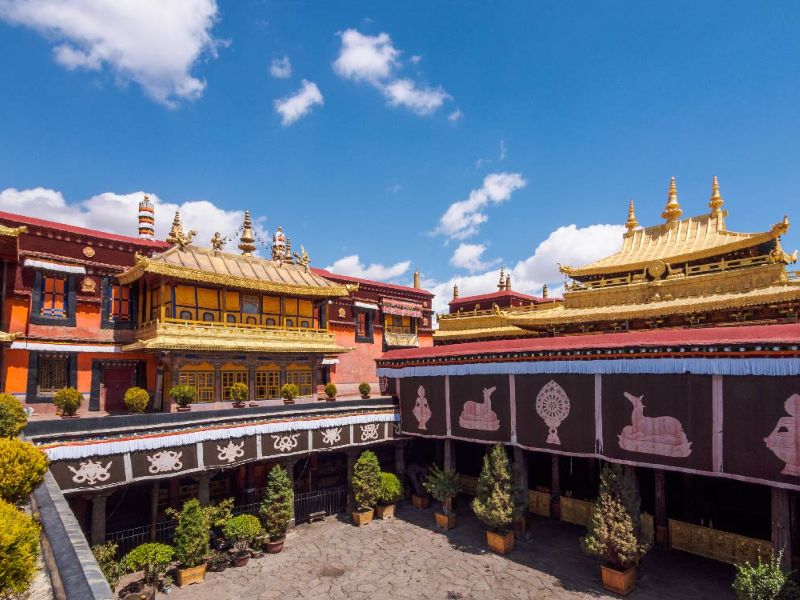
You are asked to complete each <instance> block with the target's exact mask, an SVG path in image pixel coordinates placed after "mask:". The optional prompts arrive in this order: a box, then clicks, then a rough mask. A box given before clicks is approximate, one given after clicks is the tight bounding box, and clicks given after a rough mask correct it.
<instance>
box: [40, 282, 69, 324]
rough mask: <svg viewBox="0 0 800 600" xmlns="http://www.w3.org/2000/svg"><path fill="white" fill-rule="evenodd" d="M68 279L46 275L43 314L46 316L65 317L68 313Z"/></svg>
mask: <svg viewBox="0 0 800 600" xmlns="http://www.w3.org/2000/svg"><path fill="white" fill-rule="evenodd" d="M66 287H67V280H66V279H62V278H60V277H51V276H49V275H45V276H44V286H43V289H42V309H41V314H42V316H45V317H62V318H63V317H64V316H65V315H66V299H67V294H66Z"/></svg>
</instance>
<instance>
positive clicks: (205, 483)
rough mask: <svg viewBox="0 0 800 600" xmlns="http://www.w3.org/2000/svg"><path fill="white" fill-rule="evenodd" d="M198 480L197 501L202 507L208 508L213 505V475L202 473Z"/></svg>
mask: <svg viewBox="0 0 800 600" xmlns="http://www.w3.org/2000/svg"><path fill="white" fill-rule="evenodd" d="M196 479H197V501H198V502H199V503H200V505H201V506H208V505H209V504H210V503H211V486H210V485H209V484H210V480H211V473H201V474H200V475H198V476H197V477H196Z"/></svg>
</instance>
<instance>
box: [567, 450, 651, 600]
mask: <svg viewBox="0 0 800 600" xmlns="http://www.w3.org/2000/svg"><path fill="white" fill-rule="evenodd" d="M639 509H640V499H639V494H638V492H637V490H636V483H635V482H634V481H633V476H632V475H631V474H630V473H624V472H623V470H622V467H620V466H619V465H611V464H606V465H605V466H604V467H603V470H602V472H601V473H600V493H599V495H598V497H597V502H596V504H595V508H594V510H593V511H592V517H591V519H590V521H589V528H588V531H587V534H586V537H585V538H583V539H582V540H581V545H582V546H583V549H584V550H585V551H586V553H587V554H591V555H594V556H598V557H599V558H600V560H601V566H600V571H601V575H602V580H603V587H605V588H606V589H608V590H611V591H612V592H616V593H617V594H622V595H626V594H629V593H630V592H631V591H632V590H633V589H634V588H635V587H636V564H637V563H638V562H639V559H640V558H641V557H642V556H643V555H644V553H645V552H646V551H647V545H646V543H644V541H643V539H642V535H641V523H640V512H639Z"/></svg>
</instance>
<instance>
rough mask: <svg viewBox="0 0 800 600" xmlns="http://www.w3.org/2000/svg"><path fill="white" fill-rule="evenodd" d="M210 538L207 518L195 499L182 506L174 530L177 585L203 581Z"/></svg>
mask: <svg viewBox="0 0 800 600" xmlns="http://www.w3.org/2000/svg"><path fill="white" fill-rule="evenodd" d="M210 537H211V532H210V524H209V522H208V517H207V516H206V514H205V512H204V511H203V507H202V506H200V502H199V501H198V500H197V499H196V498H192V499H191V500H187V501H186V502H185V503H184V504H183V509H181V514H180V517H178V525H177V527H176V528H175V538H174V541H175V559H176V560H177V561H178V564H179V565H180V567H181V568H180V569H178V585H179V586H181V587H183V586H185V585H189V584H190V583H199V582H201V581H203V579H205V575H206V563H205V560H206V558H207V557H208V554H209V547H208V543H209V538H210Z"/></svg>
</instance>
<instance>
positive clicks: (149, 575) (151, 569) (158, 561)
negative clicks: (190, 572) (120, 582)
mask: <svg viewBox="0 0 800 600" xmlns="http://www.w3.org/2000/svg"><path fill="white" fill-rule="evenodd" d="M174 555H175V550H173V548H172V546H167V545H166V544H155V543H148V544H142V545H141V546H136V548H134V549H133V550H131V551H130V552H128V553H127V554H126V555H125V556H124V557H123V559H122V566H123V568H124V569H125V571H127V572H128V573H135V572H136V571H142V573H143V575H144V584H145V585H146V586H148V587H150V588H151V589H155V587H156V584H157V583H158V578H159V577H160V576H161V575H163V574H164V573H166V572H167V568H169V564H170V563H171V562H172V557H173V556H174Z"/></svg>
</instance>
